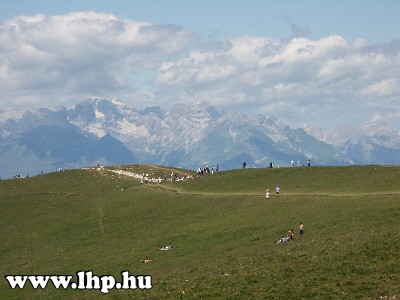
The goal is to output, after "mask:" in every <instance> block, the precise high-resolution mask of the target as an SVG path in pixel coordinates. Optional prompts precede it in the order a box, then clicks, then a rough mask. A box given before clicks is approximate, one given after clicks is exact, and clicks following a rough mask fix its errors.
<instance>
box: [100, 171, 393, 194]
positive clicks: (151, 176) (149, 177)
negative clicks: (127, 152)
mask: <svg viewBox="0 0 400 300" xmlns="http://www.w3.org/2000/svg"><path fill="white" fill-rule="evenodd" d="M101 170H103V169H101ZM106 170H107V171H110V172H112V173H115V174H118V175H122V176H127V177H132V178H135V179H137V180H142V183H143V182H146V183H154V184H157V185H151V184H150V185H149V187H157V188H159V189H162V190H166V191H172V192H175V193H179V194H187V195H207V196H212V195H216V194H218V195H226V196H249V197H260V196H264V197H265V195H263V191H261V192H244V193H243V192H232V191H230V192H229V191H218V192H215V191H213V192H206V191H190V190H185V189H182V188H180V187H179V186H177V185H171V184H172V183H174V182H177V183H178V182H182V181H185V180H188V179H193V176H191V175H186V174H185V175H184V176H182V177H180V178H178V177H174V172H172V174H171V175H170V176H168V178H167V177H165V176H159V175H160V174H157V173H153V172H151V171H147V172H144V173H137V172H132V171H126V170H122V169H109V168H107V169H106ZM166 182H168V183H170V184H169V185H166V184H165V183H166ZM271 194H272V195H271V198H274V196H275V195H274V193H273V191H272V193H271ZM379 195H386V196H390V195H400V191H389V192H382V191H377V192H364V193H362V192H361V193H360V192H359V191H355V192H354V193H352V192H320V191H319V192H307V193H304V192H302V193H293V192H290V191H286V192H284V193H281V194H280V196H292V197H293V196H296V197H301V196H314V197H318V196H332V197H354V196H357V197H360V196H361V197H362V196H379Z"/></svg>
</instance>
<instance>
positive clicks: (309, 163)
mask: <svg viewBox="0 0 400 300" xmlns="http://www.w3.org/2000/svg"><path fill="white" fill-rule="evenodd" d="M290 166H292V167H294V160H293V159H292V160H291V161H290ZM297 166H298V167H301V163H300V161H299V160H298V161H297ZM303 166H304V164H303ZM307 166H309V167H310V166H311V160H307Z"/></svg>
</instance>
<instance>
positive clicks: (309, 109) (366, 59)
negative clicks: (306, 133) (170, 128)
mask: <svg viewBox="0 0 400 300" xmlns="http://www.w3.org/2000/svg"><path fill="white" fill-rule="evenodd" d="M71 24H73V26H71ZM16 28H18V30H16ZM0 53H2V56H1V57H0V79H1V81H0V109H3V110H8V109H37V108H40V107H43V106H56V105H64V106H67V107H71V106H73V105H74V104H76V103H78V102H80V101H82V100H84V99H85V98H87V97H89V96H100V97H105V98H106V97H117V98H119V99H121V100H122V101H124V102H126V103H127V104H128V105H130V106H132V107H145V106H152V105H161V106H168V105H171V104H174V103H176V102H182V101H191V100H205V101H208V102H210V103H211V104H214V105H216V106H219V107H223V108H225V109H227V110H232V111H234V110H241V111H245V112H250V113H262V114H264V115H267V116H268V115H274V116H276V117H277V118H279V119H282V120H284V121H285V122H287V123H289V124H291V125H292V126H294V127H296V126H304V125H305V124H308V123H311V124H313V125H316V126H319V127H321V128H323V129H324V130H325V131H329V130H332V129H333V128H335V127H337V126H340V125H343V124H360V123H363V122H371V121H385V122H388V123H389V124H391V125H392V126H393V127H394V128H395V129H396V130H400V121H399V120H400V88H399V86H400V71H399V70H400V1H394V0H393V1H388V0H386V1H385V0H384V1H316V0H314V1H299V0H297V1H251V0H250V1H238V0H236V1H235V0H231V1H228V0H225V1H222V0H219V1H218V0H217V1H215V0H214V1H211V0H205V1H204V0H203V1H183V0H181V1H177V0H175V1H161V0H159V1H155V0H153V1H152V0H146V1H144V0H143V1H134V0H133V1H128V0H126V1H94V0H85V1H75V0H70V1H56V0H42V1H40V0H36V1H33V0H32V1H23V0H22V1H1V2H0Z"/></svg>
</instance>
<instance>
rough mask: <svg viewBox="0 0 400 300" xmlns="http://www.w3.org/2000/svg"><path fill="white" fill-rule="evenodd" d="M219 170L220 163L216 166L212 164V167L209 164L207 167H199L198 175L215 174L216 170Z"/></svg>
mask: <svg viewBox="0 0 400 300" xmlns="http://www.w3.org/2000/svg"><path fill="white" fill-rule="evenodd" d="M218 170H219V166H218V165H217V166H216V167H215V166H212V167H211V168H210V167H209V166H207V167H205V168H198V169H197V175H198V176H200V175H204V174H214V172H218Z"/></svg>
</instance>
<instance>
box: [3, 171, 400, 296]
mask: <svg viewBox="0 0 400 300" xmlns="http://www.w3.org/2000/svg"><path fill="white" fill-rule="evenodd" d="M110 169H117V170H125V171H130V172H135V173H139V174H142V173H151V174H153V177H155V178H157V177H159V176H160V177H162V176H164V174H165V175H166V176H167V177H168V178H170V174H171V173H172V172H178V173H179V174H184V173H187V174H189V175H193V173H192V172H189V171H184V170H176V169H171V168H167V167H161V166H148V165H137V166H119V167H117V166H116V167H112V168H110ZM399 178H400V167H381V166H367V167H310V168H308V167H302V168H281V169H246V170H233V171H226V172H218V173H215V174H213V175H211V174H206V175H204V176H202V177H200V178H196V176H195V177H194V179H189V180H187V181H183V182H169V181H168V182H163V184H162V185H161V188H159V187H157V184H155V183H152V184H147V185H141V184H140V182H139V181H138V180H137V179H134V178H132V177H128V176H122V175H117V174H115V173H112V172H110V171H109V170H103V171H97V170H71V171H66V172H60V173H53V174H47V175H42V176H36V177H32V178H29V179H15V180H3V181H0V229H1V231H0V265H1V270H2V271H1V275H2V277H1V279H0V299H132V298H133V299H160V298H163V299H378V298H380V297H387V298H389V297H391V299H397V298H399V297H400V285H399V279H400V276H399V275H400V260H399V259H398V253H399V250H400V241H399V233H398V232H399V230H400V226H399V222H398V220H399V217H400V202H399V201H400V184H399ZM277 185H279V186H280V188H281V196H280V197H279V198H277V197H275V195H274V188H275V187H276V186H277ZM266 188H269V189H270V190H271V198H270V199H269V200H266V199H265V189H266ZM300 222H303V223H304V229H305V236H304V238H303V239H298V225H299V223H300ZM288 230H294V232H295V236H296V239H295V240H294V241H292V242H289V243H283V244H275V243H274V240H276V239H277V238H279V237H280V236H282V235H284V234H286V233H287V231H288ZM170 242H172V243H173V244H174V249H173V250H172V251H157V249H158V248H160V247H161V246H162V245H163V244H167V243H170ZM142 259H152V260H153V261H152V262H151V263H147V264H144V263H141V260H142ZM80 270H92V271H93V273H94V274H97V275H99V276H101V275H115V276H116V279H117V280H118V278H119V277H120V272H122V271H125V270H129V272H130V274H133V275H151V276H152V285H153V288H152V289H150V290H117V289H113V290H111V291H110V292H109V293H108V294H107V295H105V294H102V293H101V292H99V291H97V290H85V291H82V290H73V289H66V290H64V289H59V290H56V289H55V288H51V287H48V288H46V289H41V288H38V289H36V290H35V289H33V288H32V287H30V286H29V285H28V286H27V287H26V288H25V289H23V290H21V289H19V288H17V289H15V290H13V289H11V288H10V287H9V285H8V283H7V281H6V279H5V276H6V275H28V274H29V275H45V274H60V275H61V274H65V275H75V274H76V272H78V271H80ZM74 279H76V278H75V276H74Z"/></svg>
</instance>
